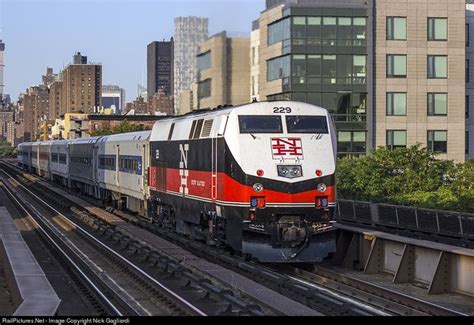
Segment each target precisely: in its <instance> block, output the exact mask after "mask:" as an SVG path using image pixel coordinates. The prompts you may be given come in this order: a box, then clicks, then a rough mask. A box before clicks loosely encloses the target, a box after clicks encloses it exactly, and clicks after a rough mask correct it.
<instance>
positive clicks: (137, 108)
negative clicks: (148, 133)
mask: <svg viewBox="0 0 474 325" xmlns="http://www.w3.org/2000/svg"><path fill="white" fill-rule="evenodd" d="M125 111H126V112H125V114H127V115H139V114H148V113H149V112H148V103H147V102H146V101H145V98H144V97H141V96H140V97H138V98H137V99H135V100H134V101H133V102H131V103H127V106H126V109H125Z"/></svg>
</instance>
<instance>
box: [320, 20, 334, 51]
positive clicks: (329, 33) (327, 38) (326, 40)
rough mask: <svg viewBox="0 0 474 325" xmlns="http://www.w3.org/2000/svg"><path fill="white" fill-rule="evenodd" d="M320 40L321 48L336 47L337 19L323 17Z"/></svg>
mask: <svg viewBox="0 0 474 325" xmlns="http://www.w3.org/2000/svg"><path fill="white" fill-rule="evenodd" d="M321 38H322V45H323V46H336V41H337V17H323V26H322V32H321Z"/></svg>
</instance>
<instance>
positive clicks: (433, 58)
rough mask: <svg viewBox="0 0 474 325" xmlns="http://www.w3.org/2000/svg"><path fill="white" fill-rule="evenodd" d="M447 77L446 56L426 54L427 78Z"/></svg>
mask: <svg viewBox="0 0 474 325" xmlns="http://www.w3.org/2000/svg"><path fill="white" fill-rule="evenodd" d="M447 77H448V57H447V56H446V55H428V78H430V79H436V78H441V79H445V78H447Z"/></svg>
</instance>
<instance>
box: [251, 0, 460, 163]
mask: <svg viewBox="0 0 474 325" xmlns="http://www.w3.org/2000/svg"><path fill="white" fill-rule="evenodd" d="M465 11H466V8H465V0H430V1H427V0H413V1H401V0H399V1H390V0H376V1H375V0H367V1H366V0H352V1H347V0H332V1H326V0H267V10H265V11H264V12H262V13H261V15H260V19H259V34H260V44H259V46H260V51H259V52H260V53H259V62H260V64H259V65H260V69H259V70H260V71H259V72H260V77H259V82H258V90H259V91H258V94H259V96H260V99H261V100H265V99H268V100H278V99H290V100H296V101H303V102H309V103H312V104H315V105H319V106H322V107H324V108H327V109H328V110H329V111H330V112H331V113H332V115H333V117H334V119H335V121H336V125H337V138H338V151H339V154H340V155H341V156H342V155H359V154H364V153H366V152H367V150H368V149H370V148H374V147H378V146H388V147H390V148H395V147H400V146H402V147H404V146H409V145H413V144H416V143H421V144H422V145H423V146H426V147H428V148H429V149H430V150H433V151H436V152H439V153H441V155H440V157H441V158H446V159H453V160H456V161H463V160H464V159H465V157H466V155H465V152H466V150H465V139H466V136H465V132H466V117H465V116H466V112H465V104H464V102H465V93H466V85H465V77H466V75H465V70H466V69H464V67H465V66H466V62H467V61H466V54H465V52H466V49H465V43H466V38H465V26H464V24H465V18H464V17H465Z"/></svg>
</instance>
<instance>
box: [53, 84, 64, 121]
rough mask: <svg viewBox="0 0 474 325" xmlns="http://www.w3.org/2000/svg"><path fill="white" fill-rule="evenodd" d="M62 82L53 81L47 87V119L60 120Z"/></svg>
mask: <svg viewBox="0 0 474 325" xmlns="http://www.w3.org/2000/svg"><path fill="white" fill-rule="evenodd" d="M62 87H63V82H62V81H61V80H55V81H53V82H52V83H51V84H50V85H49V119H50V120H56V119H58V118H60V116H61V115H62V114H64V112H62V106H63V91H62V89H63V88H62Z"/></svg>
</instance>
